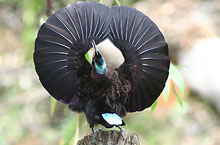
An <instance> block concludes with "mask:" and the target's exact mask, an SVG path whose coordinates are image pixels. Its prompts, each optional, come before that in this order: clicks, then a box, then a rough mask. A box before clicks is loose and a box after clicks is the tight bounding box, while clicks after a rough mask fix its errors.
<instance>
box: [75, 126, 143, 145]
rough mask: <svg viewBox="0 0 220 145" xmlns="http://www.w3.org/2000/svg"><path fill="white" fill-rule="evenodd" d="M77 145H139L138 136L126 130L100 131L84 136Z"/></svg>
mask: <svg viewBox="0 0 220 145" xmlns="http://www.w3.org/2000/svg"><path fill="white" fill-rule="evenodd" d="M77 145H140V142H139V138H138V135H137V134H135V133H130V132H129V131H127V130H124V131H123V132H120V131H116V130H109V131H103V130H101V129H99V130H97V131H95V132H94V133H92V134H89V135H87V136H84V138H83V139H81V140H79V141H78V143H77Z"/></svg>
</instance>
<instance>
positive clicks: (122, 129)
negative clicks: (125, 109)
mask: <svg viewBox="0 0 220 145" xmlns="http://www.w3.org/2000/svg"><path fill="white" fill-rule="evenodd" d="M117 127H118V128H119V129H120V133H121V136H122V137H123V138H124V139H125V129H124V128H121V127H120V126H117Z"/></svg>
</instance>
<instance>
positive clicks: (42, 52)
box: [34, 2, 111, 105]
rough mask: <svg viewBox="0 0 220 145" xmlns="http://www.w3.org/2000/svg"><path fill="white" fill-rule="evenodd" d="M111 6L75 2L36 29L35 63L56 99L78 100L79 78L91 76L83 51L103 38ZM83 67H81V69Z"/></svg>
mask: <svg viewBox="0 0 220 145" xmlns="http://www.w3.org/2000/svg"><path fill="white" fill-rule="evenodd" d="M110 13H111V11H110V8H109V7H107V6H105V5H102V4H100V3H97V2H77V3H75V4H69V5H67V6H66V7H65V8H61V9H59V10H58V11H57V12H56V13H55V14H53V15H52V16H50V17H49V18H48V20H47V21H46V23H44V24H43V25H42V26H41V27H40V30H39V32H38V35H37V38H36V41H35V52H34V63H35V69H36V72H37V74H38V76H39V79H40V81H41V83H42V85H43V86H44V88H45V89H46V90H47V91H48V92H49V93H50V95H52V96H53V97H54V98H56V99H57V100H59V101H61V102H63V103H67V104H71V105H73V104H72V103H76V102H77V100H78V99H77V95H76V94H77V91H78V90H79V88H78V84H77V83H78V81H79V79H80V77H83V75H87V76H90V71H91V66H90V64H89V63H88V62H87V61H86V59H85V57H84V55H85V53H86V52H87V51H88V50H89V49H90V48H91V46H92V44H91V41H92V40H95V42H96V44H98V43H99V42H101V41H103V40H104V39H106V37H107V35H108V34H109V31H110V30H109V25H110V22H111V15H110ZM82 70H83V71H82Z"/></svg>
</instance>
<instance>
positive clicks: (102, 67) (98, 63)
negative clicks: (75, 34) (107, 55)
mask: <svg viewBox="0 0 220 145" xmlns="http://www.w3.org/2000/svg"><path fill="white" fill-rule="evenodd" d="M92 45H93V48H94V49H95V53H94V56H93V58H92V65H93V66H94V68H95V70H96V73H97V74H99V75H103V74H105V73H106V71H107V66H106V63H105V59H104V57H103V56H102V55H101V54H100V53H99V51H98V49H97V48H96V44H95V41H92Z"/></svg>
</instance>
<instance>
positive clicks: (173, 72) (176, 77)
mask: <svg viewBox="0 0 220 145" xmlns="http://www.w3.org/2000/svg"><path fill="white" fill-rule="evenodd" d="M169 72H170V77H171V79H172V80H173V82H174V83H175V85H177V87H178V88H179V89H180V91H181V93H182V96H183V97H184V96H185V82H184V79H183V76H182V74H181V73H180V72H179V70H178V69H177V67H176V66H175V65H174V64H172V63H170V71H169Z"/></svg>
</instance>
